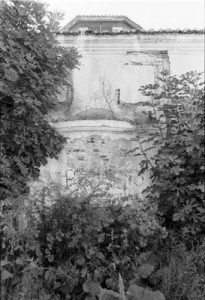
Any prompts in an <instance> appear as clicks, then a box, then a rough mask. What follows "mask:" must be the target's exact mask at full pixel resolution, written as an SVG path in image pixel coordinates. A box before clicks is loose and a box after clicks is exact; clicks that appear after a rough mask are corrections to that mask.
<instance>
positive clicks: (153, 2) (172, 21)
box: [43, 0, 205, 30]
mask: <svg viewBox="0 0 205 300" xmlns="http://www.w3.org/2000/svg"><path fill="white" fill-rule="evenodd" d="M43 2H46V3H48V5H49V8H50V9H51V10H60V11H64V12H65V18H64V21H63V22H62V25H65V24H67V23H68V22H70V21H71V20H72V19H73V18H74V17H75V16H76V15H125V16H127V17H128V18H130V19H131V20H132V21H134V22H136V23H137V24H139V25H141V26H142V27H143V28H144V29H146V30H148V29H168V28H170V29H187V28H190V29H202V28H204V27H205V26H204V18H205V14H204V6H205V5H204V0H192V1H190V0H178V1H176V0H161V1H159V0H158V1H157V0H43Z"/></svg>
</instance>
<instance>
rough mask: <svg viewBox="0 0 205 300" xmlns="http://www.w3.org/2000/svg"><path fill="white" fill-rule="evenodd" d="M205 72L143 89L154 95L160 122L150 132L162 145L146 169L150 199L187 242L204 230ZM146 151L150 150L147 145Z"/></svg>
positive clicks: (155, 145)
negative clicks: (204, 73)
mask: <svg viewBox="0 0 205 300" xmlns="http://www.w3.org/2000/svg"><path fill="white" fill-rule="evenodd" d="M201 75H202V74H201V73H197V72H193V71H192V72H188V73H186V74H183V75H181V76H178V77H177V76H168V75H167V73H166V72H163V73H162V76H161V77H160V78H159V82H160V84H155V85H152V84H150V85H147V86H144V87H142V88H141V91H142V93H143V94H144V95H146V96H150V97H151V98H152V100H150V103H149V106H150V110H151V111H150V114H151V116H152V117H153V118H155V119H156V120H157V122H156V124H155V125H154V126H155V128H156V132H155V133H152V135H150V136H149V138H148V139H149V142H152V143H153V148H155V149H158V151H157V153H156V154H155V155H154V157H153V158H152V159H151V160H149V159H148V156H146V155H144V160H143V161H142V172H143V171H144V170H148V169H149V171H150V174H151V184H150V186H149V187H148V188H147V189H146V191H145V192H146V193H147V197H148V198H149V199H151V200H152V201H154V202H155V203H157V204H158V206H159V212H160V214H161V216H162V217H163V218H164V225H165V226H166V227H167V228H171V229H173V230H174V231H176V232H178V233H180V234H182V235H183V236H184V238H186V239H187V241H189V240H190V238H191V239H194V240H195V241H197V240H198V238H199V237H201V236H203V235H204V233H205V218H204V214H205V202H204V184H205V183H204V178H205V176H204V175H205V174H204V169H205V168H204V162H205V161H204V120H205V115H204V107H205V106H204V83H203V82H202V78H201ZM143 153H146V148H145V149H143Z"/></svg>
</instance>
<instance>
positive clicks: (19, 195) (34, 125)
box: [0, 0, 205, 300]
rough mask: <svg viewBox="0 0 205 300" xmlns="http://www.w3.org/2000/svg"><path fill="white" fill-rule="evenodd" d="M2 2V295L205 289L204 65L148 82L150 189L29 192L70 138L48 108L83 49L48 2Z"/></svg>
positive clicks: (77, 298)
mask: <svg viewBox="0 0 205 300" xmlns="http://www.w3.org/2000/svg"><path fill="white" fill-rule="evenodd" d="M1 4H2V6H1V16H0V19H1V22H2V29H3V30H1V35H2V39H1V42H0V46H1V56H0V65H1V71H0V72H1V85H0V88H1V89H0V100H1V102H0V103H1V113H2V119H1V125H2V126H1V167H2V168H1V175H2V176H1V183H0V185H1V197H2V199H3V202H2V204H1V280H2V282H1V287H2V288H1V298H2V299H3V300H11V299H12V300H24V299H25V300H35V299H36V300H37V299H40V300H46V299H53V300H61V299H62V300H63V299H74V300H82V299H87V300H96V299H100V300H107V299H109V300H111V299H123V300H125V299H127V300H132V299H133V300H139V299H140V300H145V299H146V300H147V299H150V300H155V299H156V300H164V299H166V300H203V299H205V288H204V287H205V240H204V234H205V219H204V215H205V202H204V83H203V82H202V79H201V75H202V74H200V73H197V72H189V73H186V74H183V75H181V76H179V77H176V76H169V75H168V74H167V73H166V72H163V73H162V76H161V77H160V78H159V82H160V84H155V85H147V86H144V87H142V88H141V91H142V93H143V94H144V95H146V96H149V97H150V101H147V102H146V105H148V106H149V109H150V110H149V112H148V116H149V118H152V119H154V120H155V122H153V127H155V129H156V131H155V132H152V134H151V135H150V136H149V137H148V138H146V139H144V140H141V139H140V138H139V149H141V155H142V156H143V158H144V159H143V160H142V163H141V174H142V173H143V172H146V171H148V172H149V173H150V185H149V187H147V188H146V190H145V191H144V195H145V198H144V200H141V199H139V198H138V196H135V197H134V198H133V199H130V198H129V199H128V198H122V199H117V201H116V199H113V198H109V199H106V201H105V202H102V201H97V200H98V198H97V197H98V195H99V194H98V193H95V197H93V195H89V194H86V195H83V193H81V195H79V193H72V194H71V193H70V194H68V190H67V193H65V191H62V190H60V189H59V188H58V187H57V186H55V185H50V186H46V187H45V186H44V187H43V188H42V189H41V190H40V189H39V190H36V194H34V195H30V197H28V196H27V195H26V193H25V192H26V188H27V181H28V179H30V178H34V179H35V178H37V177H38V174H39V167H40V165H41V164H45V163H46V158H47V157H56V156H57V153H58V152H59V151H60V150H61V149H62V146H63V141H64V139H63V138H62V137H61V136H60V135H58V134H57V133H56V132H55V130H54V129H53V128H52V127H51V126H50V125H49V124H48V121H47V119H46V115H47V113H48V111H49V110H50V109H53V108H54V107H55V104H56V95H57V93H58V86H62V85H64V84H68V83H67V81H66V79H65V78H66V76H67V75H68V72H69V71H68V69H72V68H74V67H75V66H76V65H77V58H78V56H77V53H76V52H75V51H74V50H71V51H70V52H66V51H65V49H63V48H61V47H60V46H59V45H58V44H57V42H56V40H55V36H54V34H53V31H54V30H56V26H58V23H57V20H56V19H55V16H54V15H50V14H49V13H47V12H46V10H45V7H44V6H43V5H42V4H40V3H36V2H31V1H17V0H11V1H9V4H8V3H6V2H4V1H3V2H1ZM45 17H47V18H45ZM16 20H17V21H16ZM147 142H149V145H150V143H151V144H152V145H151V147H149V149H146V148H145V146H144V145H146V144H147ZM152 149H154V150H155V151H154V152H153V153H154V154H153V157H152V158H151V159H150V158H149V157H150V150H152ZM83 182H84V184H85V185H86V178H85V180H84V181H83V180H81V189H80V190H81V191H83V190H85V191H87V190H89V189H87V186H85V189H83V186H82V185H83ZM107 197H108V196H107ZM127 200H129V201H127ZM131 200H132V201H131ZM128 203H129V204H128ZM16 215H21V216H22V218H24V219H25V220H26V226H24V228H23V230H21V231H18V230H15V226H14V225H15V224H13V223H12V220H13V218H14V216H16ZM25 220H24V221H25Z"/></svg>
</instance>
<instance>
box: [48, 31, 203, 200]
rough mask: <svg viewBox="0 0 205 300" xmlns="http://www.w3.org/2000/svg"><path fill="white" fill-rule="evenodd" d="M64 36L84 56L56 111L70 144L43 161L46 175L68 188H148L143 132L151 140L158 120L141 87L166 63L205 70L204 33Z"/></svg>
mask: <svg viewBox="0 0 205 300" xmlns="http://www.w3.org/2000/svg"><path fill="white" fill-rule="evenodd" d="M58 39H59V41H60V43H61V44H62V45H63V46H64V47H67V48H69V47H71V46H74V47H76V48H77V49H78V51H79V54H81V55H82V57H81V59H80V67H79V69H76V70H74V71H73V72H72V84H73V93H72V94H69V96H68V93H66V92H64V93H62V95H61V96H60V97H61V99H60V101H61V102H62V103H63V105H64V109H63V110H61V111H60V112H58V113H56V114H54V117H53V121H54V123H53V126H55V127H56V128H57V130H58V131H59V132H61V133H62V134H63V135H64V136H65V137H66V138H67V145H66V146H65V148H64V150H63V151H62V153H61V154H60V156H59V160H58V161H57V160H49V162H48V164H47V166H45V167H42V177H44V178H48V177H49V176H50V179H51V180H52V181H55V182H58V183H59V184H60V185H63V186H65V187H67V189H75V188H77V189H79V191H80V187H82V186H83V187H85V186H86V189H87V191H90V192H91V191H92V190H93V189H95V190H98V189H100V190H101V191H104V192H105V191H106V193H112V194H115V195H119V196H129V195H135V194H139V195H142V190H143V189H144V187H146V186H147V185H148V184H149V174H144V175H143V176H142V175H140V176H139V171H140V162H141V160H142V159H143V156H141V155H139V154H142V150H141V149H140V145H139V139H140V140H141V141H142V140H143V139H144V140H146V138H147V136H148V134H149V132H151V131H153V130H154V126H153V124H152V122H150V120H149V118H148V117H147V116H146V115H145V114H143V112H142V111H143V110H144V107H143V102H144V101H146V100H147V98H146V97H144V96H142V94H141V93H140V92H139V87H140V86H141V85H145V84H150V83H157V82H158V79H157V78H158V76H159V75H160V72H161V71H162V70H164V69H166V70H168V71H170V73H171V74H172V75H174V74H181V73H185V72H187V71H191V70H197V71H203V68H204V41H203V35H202V34H184V35H183V34H157V35H154V34H153V35H151V34H150V35H148V34H144V35H143V34H137V35H136V34H130V35H114V36H109V35H88V36H87V35H76V36H75V35H59V36H58ZM67 102H68V103H69V110H66V109H65V108H66V105H67ZM144 146H145V147H149V146H150V145H149V143H144ZM133 149H136V150H135V151H132V150H133ZM152 154H153V150H150V154H149V155H150V156H151V155H152ZM48 174H49V176H48Z"/></svg>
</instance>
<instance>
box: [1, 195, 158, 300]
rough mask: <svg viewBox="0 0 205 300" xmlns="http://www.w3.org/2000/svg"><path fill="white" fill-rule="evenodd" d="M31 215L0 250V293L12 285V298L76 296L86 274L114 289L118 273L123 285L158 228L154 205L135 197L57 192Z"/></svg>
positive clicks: (132, 275) (154, 236)
mask: <svg viewBox="0 0 205 300" xmlns="http://www.w3.org/2000/svg"><path fill="white" fill-rule="evenodd" d="M41 208H42V207H41ZM30 220H31V222H30V223H28V226H27V228H26V231H25V232H24V234H19V233H14V232H13V233H12V234H11V239H10V240H9V241H7V243H8V245H7V248H6V250H5V254H4V262H3V264H4V273H3V280H4V282H5V286H6V290H5V294H6V293H9V290H10V287H11V286H12V290H13V291H14V292H15V294H16V295H21V298H16V299H39V298H38V297H41V294H42V295H43V294H45V295H48V297H51V296H52V297H54V298H52V299H58V297H59V299H67V298H65V297H68V295H70V296H71V298H72V299H75V297H77V296H79V295H80V294H81V293H83V289H82V285H83V283H84V281H85V280H86V279H87V278H88V277H89V276H91V277H92V278H93V279H94V280H95V281H98V282H99V283H101V284H102V286H104V287H106V288H112V289H114V290H116V289H117V282H118V273H119V272H120V273H121V274H122V276H123V278H124V280H125V285H126V286H127V284H128V282H129V281H130V280H131V279H132V278H133V277H134V274H135V272H136V269H137V267H138V255H139V253H140V252H141V251H142V249H149V247H151V246H152V245H153V240H154V239H155V238H156V235H158V234H160V233H162V232H163V230H162V229H161V227H160V226H159V225H158V223H157V221H156V219H155V216H154V209H152V208H150V207H149V205H148V204H146V203H143V202H140V200H139V201H138V202H137V200H136V205H132V206H131V205H125V206H123V203H112V204H110V205H106V206H105V205H104V206H103V205H101V206H100V205H99V204H97V203H92V202H91V201H89V199H86V200H80V199H76V198H75V199H72V198H69V197H67V196H61V197H60V198H58V199H56V202H55V203H54V204H53V205H52V206H51V207H50V208H49V207H44V208H43V209H41V211H40V219H39V218H38V219H37V220H36V221H35V218H33V219H30ZM17 278H18V279H17ZM45 295H44V296H42V297H46V296H45ZM16 297H17V296H16ZM19 297H20V296H19ZM23 297H24V298H23ZM5 299H7V298H6V297H5ZM8 299H9V298H8ZM13 299H15V298H13ZM40 299H41V298H40ZM43 299H44V298H43ZM48 299H50V298H48Z"/></svg>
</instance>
